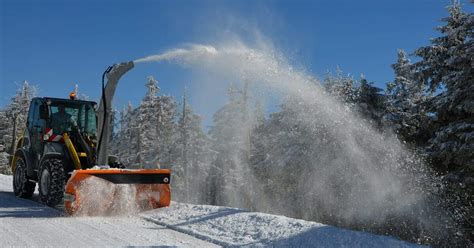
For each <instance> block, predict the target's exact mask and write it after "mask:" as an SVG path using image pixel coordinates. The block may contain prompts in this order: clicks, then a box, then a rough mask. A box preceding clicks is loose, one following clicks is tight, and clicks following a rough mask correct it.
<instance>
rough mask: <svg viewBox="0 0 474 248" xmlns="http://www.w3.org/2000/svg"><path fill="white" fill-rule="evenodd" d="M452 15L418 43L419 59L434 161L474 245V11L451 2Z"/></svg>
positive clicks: (456, 215)
mask: <svg viewBox="0 0 474 248" xmlns="http://www.w3.org/2000/svg"><path fill="white" fill-rule="evenodd" d="M448 10H449V13H450V16H449V17H447V18H444V19H443V21H444V22H445V24H444V25H443V26H440V27H438V28H437V29H438V31H440V32H441V34H442V36H441V37H438V38H435V39H432V40H431V45H430V46H426V47H422V48H419V49H418V50H416V54H417V55H418V56H420V57H421V61H419V62H418V63H416V66H417V69H418V70H419V71H420V77H421V79H422V80H423V82H424V83H425V84H426V85H427V86H429V87H430V89H431V91H432V92H436V90H437V89H440V91H441V92H440V93H439V94H437V95H436V96H434V97H433V99H432V100H431V104H430V106H429V110H430V111H431V112H432V113H433V115H434V122H433V125H434V127H435V131H434V135H433V136H434V137H433V138H432V139H431V140H429V145H428V149H427V150H428V152H429V154H430V155H431V156H430V157H431V159H432V160H433V164H434V167H435V168H436V169H437V170H438V171H439V172H440V173H441V174H443V175H445V177H444V178H445V179H446V181H447V182H448V186H449V187H447V197H446V199H447V202H448V204H446V208H448V209H450V210H451V211H452V216H453V218H455V219H457V220H459V223H460V224H461V226H463V227H464V229H463V230H460V231H456V230H455V231H454V232H455V233H456V234H459V233H462V234H463V237H462V239H463V240H468V241H467V243H464V245H466V244H468V243H469V242H470V244H471V245H472V239H473V232H472V223H474V210H473V208H472V206H473V205H474V153H473V150H474V135H473V134H474V67H473V64H474V61H473V59H474V40H473V27H474V15H473V14H466V13H464V12H463V11H462V10H461V5H460V4H459V3H458V2H453V5H452V6H450V7H449V8H448ZM469 240H470V241H469Z"/></svg>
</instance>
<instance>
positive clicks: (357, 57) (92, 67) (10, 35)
mask: <svg viewBox="0 0 474 248" xmlns="http://www.w3.org/2000/svg"><path fill="white" fill-rule="evenodd" d="M461 2H462V3H463V4H464V10H465V11H466V12H472V10H473V4H470V3H469V2H468V1H467V0H465V1H461ZM449 3H450V1H447V0H446V1H444V0H436V1H434V0H416V1H413V0H397V1H393V0H372V1H369V0H359V1H350V0H333V1H329V0H328V1H316V0H315V1H290V0H285V1H183V0H178V1H152V0H137V1H131V0H130V1H120V0H119V1H111V0H103V1H91V0H82V1H73V0H68V1H51V0H45V1H22V0H0V13H1V19H0V47H1V49H0V84H1V85H0V106H4V105H5V104H6V103H8V101H9V99H10V98H11V97H12V96H13V94H14V92H15V90H16V88H17V85H18V84H19V83H21V82H22V81H23V80H28V81H29V82H30V83H32V84H34V85H37V86H38V87H39V89H40V91H39V94H40V95H43V96H54V97H66V96H67V95H68V93H69V92H70V91H71V90H72V89H73V87H74V85H75V84H79V87H80V91H81V92H82V93H85V94H87V95H89V96H90V97H91V99H93V100H97V99H98V97H99V95H100V90H99V89H100V77H101V74H102V72H103V70H104V69H105V68H106V67H107V66H108V65H111V64H113V63H117V62H121V61H129V60H133V59H136V58H140V57H143V56H146V55H151V54H156V53H160V52H163V51H166V50H167V49H170V48H174V47H176V46H180V45H182V44H186V43H210V44H213V43H215V42H218V41H219V40H220V39H222V38H225V37H226V35H227V34H228V33H235V34H238V35H239V36H241V37H242V39H244V40H245V39H246V38H247V37H249V38H251V36H252V33H253V31H255V30H258V31H259V32H260V33H261V34H263V35H264V36H265V37H266V38H268V39H269V40H271V41H272V42H273V43H274V45H275V46H276V47H277V48H278V49H280V50H281V51H283V52H284V53H285V54H287V55H288V56H289V57H290V58H291V60H292V61H295V63H297V64H299V65H301V66H303V67H304V68H306V69H307V70H308V71H310V72H311V73H312V74H314V75H316V76H319V77H323V76H324V73H325V72H326V71H327V70H334V69H335V68H336V67H337V66H339V67H340V68H341V69H342V70H343V71H344V72H346V73H351V74H352V75H354V76H356V77H358V76H359V75H360V74H361V73H363V74H364V75H365V76H366V77H367V79H368V80H369V81H373V82H375V84H376V85H377V86H380V87H384V85H385V83H386V82H388V81H390V80H392V78H393V72H392V70H391V67H390V65H391V64H392V63H394V61H395V60H396V51H397V49H398V48H402V49H405V50H406V51H408V52H413V50H414V49H415V48H417V47H419V46H422V45H427V44H429V39H430V38H432V37H436V36H438V35H439V34H438V33H437V32H436V31H435V30H434V28H435V27H436V26H438V25H440V24H441V22H440V19H441V18H442V17H445V16H447V11H446V9H445V7H446V6H447V5H448V4H449ZM148 75H153V76H155V77H156V78H157V79H158V80H159V81H160V87H161V89H162V93H164V94H169V95H173V96H175V97H176V98H180V95H181V94H182V92H183V88H184V86H185V85H188V86H189V85H190V84H191V85H192V82H191V81H192V78H190V76H189V73H188V72H187V71H186V70H185V69H182V68H179V67H176V66H173V65H167V64H144V65H141V66H139V67H137V68H135V69H134V70H133V73H132V72H131V73H129V74H127V75H126V76H125V77H124V78H123V80H122V82H121V85H120V86H119V88H118V90H117V95H116V100H117V101H116V103H117V105H119V106H117V107H121V106H123V105H125V104H126V103H127V101H128V100H131V101H132V103H134V105H135V106H136V105H137V104H138V103H139V101H140V99H141V98H142V97H143V95H144V93H145V91H146V89H145V87H144V84H145V81H146V77H147V76H148ZM221 93H222V92H218V93H216V94H221ZM189 95H190V98H191V104H192V103H193V94H192V92H189ZM211 97H212V96H211ZM196 105H197V106H195V109H196V111H197V112H204V115H205V118H207V119H209V117H210V115H211V114H212V113H211V112H209V111H210V110H204V109H200V108H203V107H202V106H199V104H196Z"/></svg>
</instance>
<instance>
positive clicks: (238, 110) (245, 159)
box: [209, 85, 252, 208]
mask: <svg viewBox="0 0 474 248" xmlns="http://www.w3.org/2000/svg"><path fill="white" fill-rule="evenodd" d="M228 94H229V102H228V103H226V104H225V105H224V106H223V107H222V108H220V109H219V110H218V111H217V112H216V113H215V114H214V116H213V119H214V126H212V128H211V130H210V135H211V137H212V139H213V143H214V145H213V150H214V152H215V153H216V158H215V161H214V163H213V167H211V171H210V175H209V180H210V182H211V187H210V192H211V196H213V199H212V200H211V203H212V204H215V205H231V206H236V207H244V208H251V205H252V204H251V202H250V201H251V200H250V197H249V195H248V193H249V192H248V190H249V189H248V188H245V187H244V186H245V183H246V182H248V178H247V177H248V175H249V173H248V171H247V170H248V169H249V166H248V164H249V159H250V156H249V155H250V154H249V152H250V136H251V131H252V124H251V120H250V115H249V109H248V92H247V86H246V87H244V89H243V90H239V89H237V88H236V87H234V85H231V86H230V87H229V90H228Z"/></svg>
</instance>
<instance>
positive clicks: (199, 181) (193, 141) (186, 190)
mask: <svg viewBox="0 0 474 248" xmlns="http://www.w3.org/2000/svg"><path fill="white" fill-rule="evenodd" d="M201 122H202V118H201V117H200V116H199V115H197V114H195V113H194V112H193V110H192V109H191V107H190V105H189V102H188V100H187V96H186V92H185V94H184V96H183V102H182V106H181V113H179V118H178V124H177V128H176V133H175V136H174V142H173V150H172V154H173V159H172V161H173V163H172V169H173V187H174V191H175V192H176V193H175V195H176V196H177V199H178V200H179V201H184V202H191V203H201V204H203V203H209V200H208V194H207V189H208V185H207V180H205V179H207V178H208V173H209V169H210V162H211V153H210V148H211V147H210V145H211V144H210V140H209V139H208V138H207V136H206V134H205V133H204V131H203V130H202V124H201Z"/></svg>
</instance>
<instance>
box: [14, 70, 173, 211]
mask: <svg viewBox="0 0 474 248" xmlns="http://www.w3.org/2000/svg"><path fill="white" fill-rule="evenodd" d="M133 66H134V65H133V62H126V63H121V64H116V65H114V66H111V67H109V68H108V69H107V70H106V71H105V72H104V74H103V76H102V97H101V101H100V104H99V107H98V110H97V111H96V109H97V104H96V103H95V102H90V101H82V100H76V99H75V97H71V98H70V99H58V98H49V97H44V98H40V97H37V98H34V99H33V100H32V102H31V104H30V110H29V114H28V116H29V118H28V123H27V128H26V130H25V132H24V135H23V137H22V138H21V139H20V140H19V142H18V146H17V148H18V149H17V150H16V152H15V155H14V157H13V159H12V171H13V174H14V177H13V178H14V179H13V188H14V192H15V195H17V196H19V197H23V198H29V197H31V196H32V195H33V192H34V189H35V185H36V182H37V183H38V186H39V195H40V200H41V201H42V202H44V203H45V204H47V205H49V206H55V205H57V204H59V203H60V202H61V201H62V200H64V205H65V210H66V212H67V213H69V214H76V213H81V210H82V209H83V208H84V207H85V205H88V207H89V208H90V209H89V210H88V211H87V214H96V213H99V214H100V213H107V209H108V208H111V209H112V208H113V207H114V206H115V205H114V204H115V203H114V202H115V200H117V199H116V196H117V195H118V193H117V190H116V189H117V188H118V187H119V186H123V185H125V186H127V187H128V188H133V190H132V191H126V194H127V199H134V201H135V203H134V206H137V207H138V209H152V208H159V207H165V206H169V204H170V200H171V192H170V185H169V183H170V171H169V170H167V169H125V166H123V165H121V164H120V163H118V162H117V161H116V160H117V158H116V157H114V156H109V155H108V154H107V149H108V145H109V137H110V132H111V127H110V118H111V116H110V113H111V112H112V108H111V104H112V99H113V96H114V94H115V89H116V87H117V83H118V81H119V79H120V77H121V76H122V75H124V74H125V73H126V72H127V71H129V70H130V69H132V68H133ZM105 77H107V84H106V85H105V86H104V80H105ZM66 181H67V183H66V184H65V182H66ZM97 181H99V182H100V183H99V184H97V183H95V184H94V183H92V184H91V182H97ZM86 203H87V204H86ZM90 210H92V211H90ZM94 210H97V211H94Z"/></svg>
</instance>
